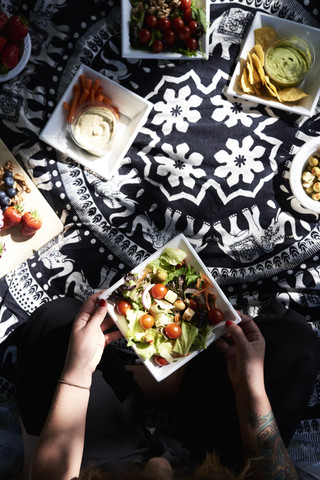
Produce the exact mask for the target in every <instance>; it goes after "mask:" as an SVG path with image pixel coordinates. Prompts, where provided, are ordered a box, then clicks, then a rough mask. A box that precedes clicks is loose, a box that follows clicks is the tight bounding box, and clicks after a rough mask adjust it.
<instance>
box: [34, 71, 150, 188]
mask: <svg viewBox="0 0 320 480" xmlns="http://www.w3.org/2000/svg"><path fill="white" fill-rule="evenodd" d="M81 74H85V75H87V76H88V77H89V78H91V79H92V80H93V81H94V80H95V79H99V80H100V82H101V86H102V87H103V90H104V92H105V93H106V95H108V97H110V98H111V100H112V102H113V103H114V104H115V105H116V106H117V107H118V108H119V113H120V118H119V120H118V125H117V130H116V132H115V136H114V138H113V141H112V143H111V144H110V149H109V151H108V152H106V154H105V155H104V156H103V157H95V156H94V155H91V154H90V153H88V152H86V151H85V150H83V149H82V148H80V147H78V146H77V145H76V144H75V143H74V141H73V140H72V139H71V137H70V134H69V132H68V129H67V115H66V111H65V109H64V108H63V102H67V103H70V101H71V98H72V95H73V91H72V90H73V85H74V84H75V83H78V82H79V77H80V75H81ZM151 108H152V103H151V102H149V101H148V100H145V99H144V98H142V97H140V96H139V95H136V94H135V93H133V92H131V91H130V90H128V89H126V88H124V87H122V86H121V85H118V84H117V83H116V82H114V81H113V80H110V79H109V78H107V77H105V76H104V75H101V74H100V73H98V72H96V71H95V70H93V69H92V68H90V67H87V66H86V65H81V66H80V67H79V69H78V71H77V72H76V74H75V76H74V78H73V80H72V82H71V83H70V85H69V86H68V88H67V89H66V91H65V93H64V94H63V96H62V98H61V99H60V101H59V103H58V105H57V106H56V108H55V110H54V112H53V114H52V115H51V117H50V119H49V120H48V122H47V124H46V126H45V127H44V129H43V130H42V132H41V134H40V139H41V140H43V141H44V142H46V143H48V144H49V145H51V146H52V147H54V148H55V149H57V150H59V151H60V152H62V153H63V154H65V155H66V156H68V157H70V158H72V159H73V160H76V161H77V162H79V163H81V164H82V165H83V166H84V167H86V168H88V169H89V170H91V171H93V172H95V173H97V174H98V175H99V176H100V177H103V178H105V179H106V180H108V179H109V178H110V177H111V176H112V174H113V172H114V170H115V169H116V168H117V167H118V165H119V163H120V161H121V160H122V159H123V157H124V156H125V154H126V153H127V151H128V149H129V148H130V146H131V144H132V142H133V141H134V139H135V137H136V136H137V134H138V132H139V131H140V129H141V127H142V126H143V125H144V123H145V122H146V120H147V117H148V115H149V112H150V110H151Z"/></svg>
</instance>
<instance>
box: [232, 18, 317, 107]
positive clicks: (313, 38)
mask: <svg viewBox="0 0 320 480" xmlns="http://www.w3.org/2000/svg"><path fill="white" fill-rule="evenodd" d="M261 27H272V28H273V29H274V30H275V31H276V32H277V34H278V36H279V37H286V36H296V37H301V38H304V39H305V40H307V41H308V42H309V43H310V44H311V45H312V46H313V48H314V52H315V61H314V63H313V66H312V68H311V69H310V71H309V72H308V74H307V76H306V78H305V80H304V83H303V85H302V87H301V88H303V90H304V91H305V92H306V93H307V94H308V96H307V97H305V98H303V99H301V100H299V101H298V102H296V103H294V104H293V103H289V102H286V103H285V102H283V103H281V102H278V101H275V100H270V99H269V97H257V96H255V95H249V94H246V93H243V92H242V90H241V89H240V87H239V86H238V85H237V80H238V77H239V74H240V68H241V63H242V62H241V60H242V61H244V60H245V59H246V58H247V55H248V52H249V51H250V50H251V48H252V47H253V45H254V31H255V30H256V29H257V28H261ZM319 94H320V30H319V29H318V28H314V27H309V26H308V25H304V24H302V23H296V22H292V21H290V20H286V19H283V18H279V17H274V16H271V15H268V14H265V13H259V12H258V13H256V15H255V17H254V19H253V22H252V25H251V27H250V30H249V32H248V35H247V37H246V40H245V43H244V45H243V48H242V50H241V52H240V56H239V57H238V60H237V64H236V68H235V70H234V73H233V75H232V78H231V80H230V84H229V87H228V89H227V95H232V96H236V97H241V98H245V99H246V100H250V101H252V102H256V103H261V104H262V105H267V106H269V107H272V108H278V109H279V110H285V111H287V112H291V113H295V114H298V115H305V116H308V117H310V116H312V115H313V113H314V110H315V108H316V105H317V102H318V98H319Z"/></svg>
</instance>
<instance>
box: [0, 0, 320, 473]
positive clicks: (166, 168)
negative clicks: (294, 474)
mask: <svg viewBox="0 0 320 480" xmlns="http://www.w3.org/2000/svg"><path fill="white" fill-rule="evenodd" d="M210 8H211V10H210V22H211V24H210V28H209V33H210V35H209V45H210V58H209V60H208V61H206V60H201V61H198V60H197V61H193V60H188V61H177V62H173V61H164V60H162V61H155V60H139V59H130V60H129V59H124V58H122V57H121V6H120V2H119V0H110V1H100V0H95V1H94V0H90V1H89V0H76V1H75V0H69V1H68V0H56V1H55V2H51V1H49V0H38V1H35V0H34V1H32V0H25V1H19V0H7V1H4V0H0V9H5V10H6V11H8V12H9V13H16V12H17V11H18V10H19V11H20V12H22V13H23V14H24V15H25V16H27V17H28V18H29V19H30V35H31V40H32V53H31V58H30V61H29V63H28V65H27V67H26V69H25V70H24V71H23V72H22V73H21V74H20V75H19V76H18V77H16V78H15V79H14V80H13V81H11V82H8V83H3V84H1V85H0V137H1V138H2V140H3V141H4V143H5V144H6V146H7V147H8V148H9V149H10V150H11V152H12V153H13V155H14V156H15V157H16V158H17V160H18V161H19V162H20V163H21V165H22V166H23V167H24V168H25V170H26V171H27V172H28V173H29V175H30V176H31V177H32V179H33V181H34V183H35V184H36V185H37V187H38V189H39V190H40V192H41V193H42V194H43V196H44V197H45V199H46V200H47V201H48V202H49V204H50V205H51V206H52V207H53V209H54V210H55V211H56V212H57V214H58V216H59V217H60V218H61V219H62V221H63V223H64V225H65V229H64V232H63V233H62V234H61V235H59V236H58V237H57V238H55V239H54V240H52V241H51V242H50V243H49V244H47V245H45V246H44V247H43V248H41V250H40V251H38V252H35V254H34V256H33V257H32V258H29V259H27V260H26V261H25V262H23V263H22V264H21V265H19V266H17V268H16V269H15V270H14V271H12V272H10V273H9V274H8V275H6V276H5V277H3V278H1V280H0V343H1V342H3V341H4V340H5V339H6V338H7V337H8V335H9V334H10V333H11V332H12V331H14V330H15V329H16V327H17V326H18V325H19V324H20V323H24V322H26V321H27V319H28V316H29V315H30V314H31V313H32V312H33V311H34V310H35V309H36V308H37V307H38V306H39V305H41V304H42V303H43V302H47V301H48V300H51V299H54V298H56V297H59V296H66V295H69V296H75V297H77V298H80V299H85V298H87V297H88V296H89V295H90V294H91V293H93V292H94V291H97V290H99V289H103V288H107V287H109V286H110V285H112V284H113V283H114V282H115V281H116V280H118V279H119V278H121V277H122V276H123V274H124V273H125V272H127V271H128V270H130V269H131V268H132V267H134V266H136V265H137V264H139V263H140V262H141V261H142V260H144V259H145V258H146V257H147V256H148V255H149V254H151V253H153V252H154V251H155V250H156V249H158V248H159V247H161V246H163V245H164V244H165V243H166V242H167V241H169V240H170V239H171V238H173V237H174V236H175V235H177V234H178V233H180V232H182V233H184V234H185V235H186V237H188V239H189V240H190V242H191V243H192V245H193V246H194V247H195V249H196V250H197V252H198V253H199V255H200V257H201V258H202V260H203V261H204V262H205V264H206V265H207V267H208V268H209V270H210V271H211V272H212V274H213V276H214V277H215V279H216V280H217V281H218V282H219V283H220V285H221V287H222V288H223V290H224V291H225V293H226V294H227V296H228V297H229V299H230V301H231V302H232V304H233V305H234V306H235V307H237V308H238V309H240V310H243V311H245V312H247V313H249V314H250V315H255V314H257V313H258V312H259V309H260V307H261V305H262V304H263V302H264V301H265V300H266V299H267V298H269V297H270V296H273V295H277V296H278V298H279V299H280V300H281V301H282V302H283V303H284V304H285V305H286V306H288V307H290V308H293V309H294V310H296V311H298V312H300V313H302V314H303V315H305V316H306V318H307V319H308V321H310V323H311V325H312V326H313V328H314V329H315V331H319V328H320V327H319V306H320V293H319V292H320V267H319V259H320V229H319V218H318V215H317V214H312V213H310V212H309V211H307V210H305V209H304V208H303V207H301V205H300V204H299V203H298V202H297V201H296V199H295V198H294V196H293V194H292V192H291V190H290V185H289V176H288V175H289V169H290V165H291V161H292V158H293V156H294V154H295V153H296V152H297V151H298V149H299V147H301V146H302V145H303V144H304V143H305V142H306V141H307V140H309V139H310V138H313V137H317V136H319V135H320V106H319V105H318V107H317V109H316V112H315V114H314V116H313V117H311V118H307V117H298V116H297V115H294V114H288V113H286V112H284V111H280V110H276V109H270V108H266V107H265V106H263V105H258V104H255V103H252V102H247V101H245V100H242V99H239V98H228V97H227V96H226V87H227V85H228V82H229V81H230V77H231V75H232V73H233V70H234V68H235V60H236V58H237V55H238V54H239V50H240V46H241V42H242V40H243V39H244V38H245V35H246V32H247V29H248V27H249V26H250V24H251V22H252V20H253V17H254V14H255V13H256V11H260V12H264V13H269V14H271V15H275V16H279V17H282V18H286V19H289V20H293V21H296V22H301V23H305V24H308V25H311V26H313V27H316V28H319V27H320V20H319V7H318V5H317V2H316V1H311V0H305V1H303V0H300V1H298V0H287V1H286V0H242V1H241V0H234V1H230V2H228V1H223V0H217V1H214V0H213V1H212V2H211V7H210ZM319 34H320V31H319ZM81 63H83V64H86V65H89V66H90V67H92V68H93V69H95V70H96V71H98V72H100V73H102V74H104V75H105V76H107V77H109V78H111V79H112V80H114V81H116V82H118V83H119V84H121V85H122V86H124V87H126V88H128V89H129V90H131V91H133V92H135V93H137V94H138V95H141V96H143V97H145V98H147V99H148V100H149V101H150V102H151V103H152V104H153V109H152V111H151V113H150V115H149V117H148V120H147V122H146V124H145V125H144V126H143V128H142V129H141V131H140V132H139V134H138V135H137V137H136V139H135V140H134V142H133V144H132V146H131V148H130V149H129V150H128V152H127V154H126V155H125V158H124V159H123V160H122V162H121V165H120V166H119V169H118V171H117V173H116V174H115V175H114V176H113V178H111V179H110V180H109V181H104V180H102V179H100V178H98V177H97V176H96V175H94V174H93V173H92V172H89V171H87V170H86V169H84V168H83V167H82V166H80V165H79V164H77V163H75V162H74V161H72V160H70V159H69V158H67V157H65V156H63V155H62V154H61V153H59V152H57V151H55V150H54V149H53V148H51V147H49V146H48V145H47V144H45V143H43V142H41V141H40V140H39V134H40V132H41V130H42V129H43V127H44V126H45V124H46V122H47V120H48V118H49V117H50V115H51V113H52V112H53V110H54V108H55V106H56V104H57V102H58V101H59V99H60V98H61V96H62V94H63V93H64V91H65V89H66V87H67V86H68V84H69V82H70V80H71V78H72V77H73V74H74V72H75V69H76V68H77V67H78V66H79V65H80V64H81ZM0 262H1V260H0ZM0 271H1V263H0ZM0 362H1V358H0ZM0 373H1V372H0ZM0 381H1V377H0ZM9 383H10V382H9ZM7 384H8V382H7ZM1 385H2V390H1ZM1 385H0V396H1V392H2V391H3V392H6V393H4V394H3V398H4V397H5V396H6V395H7V390H6V387H5V381H4V380H3V381H2V384H1ZM8 385H9V384H8ZM9 386H10V385H9ZM0 421H1V416H0ZM3 431H5V429H3ZM4 436H5V433H4ZM2 437H3V435H2V434H0V444H1V443H2V444H4V443H5V440H3V438H2ZM1 451H2V450H1V447H0V453H1ZM291 454H292V457H293V459H294V461H295V462H296V463H298V464H300V465H304V464H306V465H307V467H310V469H309V471H310V472H312V473H313V474H314V475H318V476H316V478H320V466H318V467H315V465H316V464H317V463H318V464H319V465H320V378H319V379H318V382H317V384H316V385H315V389H314V395H313V396H312V398H311V399H310V405H309V409H308V412H307V413H306V418H305V420H304V421H302V422H301V423H300V425H299V429H298V430H297V433H296V435H295V437H294V439H293V442H292V449H291ZM0 458H1V455H0ZM316 469H317V470H318V473H317V474H316Z"/></svg>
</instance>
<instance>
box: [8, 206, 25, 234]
mask: <svg viewBox="0 0 320 480" xmlns="http://www.w3.org/2000/svg"><path fill="white" fill-rule="evenodd" d="M22 214H23V208H22V206H21V205H13V206H11V207H8V208H7V209H6V211H5V212H4V214H3V221H4V225H3V230H8V228H12V227H14V226H15V225H18V224H19V223H21V220H22Z"/></svg>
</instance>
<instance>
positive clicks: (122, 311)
mask: <svg viewBox="0 0 320 480" xmlns="http://www.w3.org/2000/svg"><path fill="white" fill-rule="evenodd" d="M130 309H131V305H130V303H129V302H126V301H125V300H120V302H118V304H117V312H118V313H119V315H124V316H126V315H127V311H128V310H130Z"/></svg>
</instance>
